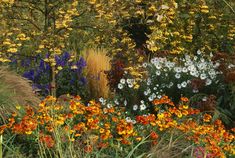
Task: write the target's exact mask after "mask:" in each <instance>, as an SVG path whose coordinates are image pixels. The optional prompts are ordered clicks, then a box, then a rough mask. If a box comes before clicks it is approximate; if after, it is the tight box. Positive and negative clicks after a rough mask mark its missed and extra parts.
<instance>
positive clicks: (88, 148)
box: [84, 145, 93, 153]
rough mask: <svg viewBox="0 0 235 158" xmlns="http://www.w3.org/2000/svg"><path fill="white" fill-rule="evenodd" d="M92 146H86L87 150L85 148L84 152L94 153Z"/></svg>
mask: <svg viewBox="0 0 235 158" xmlns="http://www.w3.org/2000/svg"><path fill="white" fill-rule="evenodd" d="M92 150H93V149H92V146H91V145H86V146H85V148H84V151H85V152H86V153H91V152H92Z"/></svg>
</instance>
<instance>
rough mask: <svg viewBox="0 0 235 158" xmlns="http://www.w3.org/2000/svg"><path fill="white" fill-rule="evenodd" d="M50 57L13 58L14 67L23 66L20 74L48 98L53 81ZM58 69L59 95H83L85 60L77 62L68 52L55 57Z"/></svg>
mask: <svg viewBox="0 0 235 158" xmlns="http://www.w3.org/2000/svg"><path fill="white" fill-rule="evenodd" d="M48 57H49V55H46V56H45V59H43V58H44V57H42V56H40V55H37V56H36V57H34V58H24V59H17V58H16V56H15V57H12V59H11V61H12V62H11V65H12V66H21V69H22V70H21V71H23V72H20V73H23V77H25V78H27V79H29V80H31V81H32V82H33V88H34V89H35V91H39V93H40V94H41V95H43V96H47V95H48V94H49V92H50V90H51V88H52V87H51V85H50V82H51V80H52V77H51V71H52V68H51V66H50V63H49V62H50V61H49V59H48ZM54 60H55V63H56V65H55V67H56V70H55V71H56V82H57V86H56V89H57V95H58V96H60V95H62V94H66V93H70V94H74V95H76V94H78V93H79V94H80V95H84V94H81V93H82V92H83V91H84V85H85V84H86V78H85V77H84V76H83V75H84V74H83V73H84V70H83V69H84V68H85V66H86V62H85V60H84V59H83V58H82V57H81V58H80V59H79V60H77V61H76V60H75V57H74V56H71V55H70V54H69V53H68V52H65V53H63V54H61V55H56V56H55V59H54Z"/></svg>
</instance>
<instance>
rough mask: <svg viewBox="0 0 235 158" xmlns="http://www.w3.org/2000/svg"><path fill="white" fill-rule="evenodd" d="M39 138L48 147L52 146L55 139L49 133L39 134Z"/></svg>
mask: <svg viewBox="0 0 235 158" xmlns="http://www.w3.org/2000/svg"><path fill="white" fill-rule="evenodd" d="M39 140H40V141H41V142H42V143H44V144H45V145H46V146H47V147H48V148H52V147H53V146H54V145H55V141H54V140H53V138H52V137H51V136H50V135H41V136H40V138H39Z"/></svg>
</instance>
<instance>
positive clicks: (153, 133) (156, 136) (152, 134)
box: [150, 131, 159, 139]
mask: <svg viewBox="0 0 235 158" xmlns="http://www.w3.org/2000/svg"><path fill="white" fill-rule="evenodd" d="M158 137H159V136H158V135H157V133H156V132H154V131H152V132H151V133H150V138H152V139H157V138H158Z"/></svg>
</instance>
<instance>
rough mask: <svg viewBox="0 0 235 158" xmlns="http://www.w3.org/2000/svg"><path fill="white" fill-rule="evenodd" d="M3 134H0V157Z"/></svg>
mask: <svg viewBox="0 0 235 158" xmlns="http://www.w3.org/2000/svg"><path fill="white" fill-rule="evenodd" d="M2 138H3V137H2V135H0V158H2V141H3V140H2Z"/></svg>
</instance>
